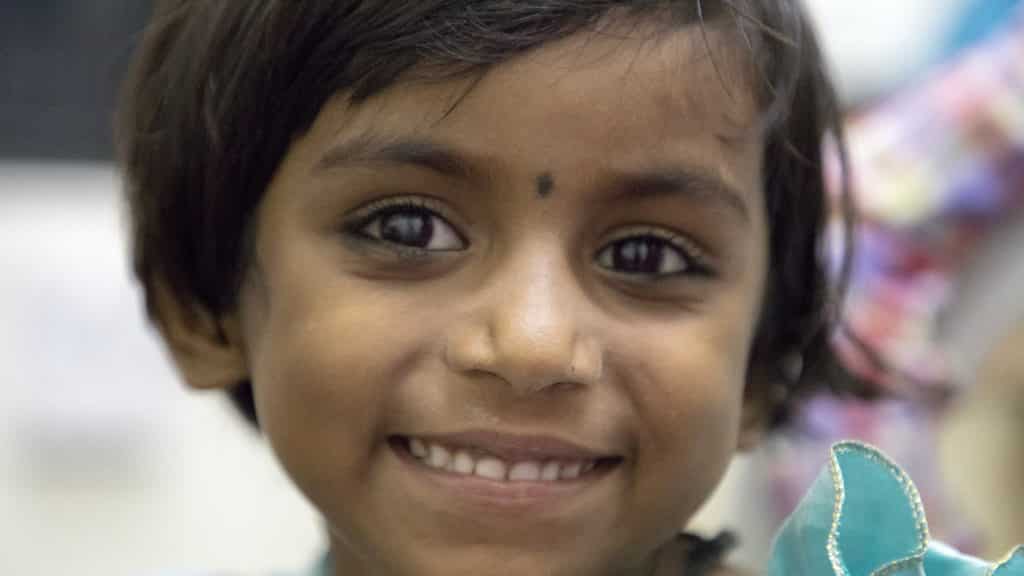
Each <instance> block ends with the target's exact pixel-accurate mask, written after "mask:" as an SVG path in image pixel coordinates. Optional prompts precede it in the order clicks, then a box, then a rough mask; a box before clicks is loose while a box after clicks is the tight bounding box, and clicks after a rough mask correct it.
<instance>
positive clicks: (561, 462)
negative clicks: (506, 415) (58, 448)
mask: <svg viewBox="0 0 1024 576" xmlns="http://www.w3.org/2000/svg"><path fill="white" fill-rule="evenodd" d="M391 444H392V446H393V447H394V448H396V449H397V450H399V451H401V452H403V453H404V454H405V455H407V456H409V457H411V460H413V461H414V462H416V463H418V464H420V465H422V466H424V467H426V468H430V469H431V470H432V471H440V472H445V473H448V474H451V475H456V476H475V477H478V478H481V479H484V480H489V481H492V482H501V483H566V482H573V481H578V480H581V479H586V478H588V477H591V476H595V475H598V474H601V473H603V472H606V471H608V470H610V469H611V468H614V467H615V466H617V465H618V464H619V463H620V462H621V460H622V459H621V458H619V457H615V456H600V455H597V454H594V453H592V452H590V451H587V450H584V449H581V448H578V447H575V446H573V445H571V444H567V443H564V442H560V441H557V440H553V439H549V438H517V437H510V436H501V435H498V434H490V433H474V434H464V435H460V436H453V437H447V438H427V437H408V436H401V437H393V438H392V440H391Z"/></svg>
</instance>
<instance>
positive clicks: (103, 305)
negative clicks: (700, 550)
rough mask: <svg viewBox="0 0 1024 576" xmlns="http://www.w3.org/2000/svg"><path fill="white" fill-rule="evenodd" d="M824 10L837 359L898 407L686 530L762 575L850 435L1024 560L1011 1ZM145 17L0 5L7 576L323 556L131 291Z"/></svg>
mask: <svg viewBox="0 0 1024 576" xmlns="http://www.w3.org/2000/svg"><path fill="white" fill-rule="evenodd" d="M808 5H809V8H810V9H811V12H812V15H813V17H814V20H815V22H816V23H817V24H818V26H819V28H820V36H821V39H822V41H823V44H824V46H825V51H826V54H827V56H828V59H829V62H830V65H831V67H832V69H833V73H834V75H835V76H836V78H837V83H838V85H839V88H840V92H841V95H842V99H843V102H844V106H845V109H846V114H847V119H848V131H849V136H850V146H851V158H852V160H853V162H854V167H855V170H856V171H857V178H856V180H855V182H854V184H855V188H856V190H857V194H858V203H859V205H860V208H861V211H862V213H863V223H862V226H861V229H860V231H859V233H858V234H859V238H858V241H859V243H860V245H861V250H860V251H859V253H858V256H857V261H856V266H855V269H854V274H853V286H852V289H851V294H850V297H849V300H848V302H847V318H848V331H847V333H846V335H845V336H840V337H839V338H837V342H836V345H837V346H838V347H839V349H840V350H841V351H842V353H843V355H844V358H845V359H846V361H847V363H848V365H849V366H850V367H851V369H853V370H855V371H856V372H858V373H859V374H861V375H863V376H864V377H866V378H868V379H869V380H870V381H871V382H872V383H873V385H875V386H876V387H877V389H878V390H879V391H880V392H881V393H883V394H884V395H885V398H886V399H885V400H884V401H882V402H877V403H873V404H870V405H868V404H860V403H855V402H838V401H836V400H834V399H830V398H820V399H815V400H814V401H813V402H812V403H811V404H810V405H809V407H808V408H807V409H806V410H805V411H804V412H802V413H801V414H799V415H798V418H797V420H796V422H795V423H794V426H793V427H792V429H791V430H790V431H789V432H788V433H787V434H786V435H785V436H782V437H780V438H777V439H775V440H773V441H772V442H770V443H768V444H766V445H765V446H763V447H762V448H761V449H759V450H758V451H757V452H755V453H752V454H749V455H745V456H743V457H741V458H739V459H737V462H736V464H735V465H734V466H733V468H732V469H731V471H730V474H729V476H728V478H727V479H726V481H725V482H724V483H723V485H722V487H721V488H720V490H719V492H718V493H717V494H716V496H715V498H714V499H713V500H712V502H710V503H709V504H708V506H707V508H706V509H705V510H704V512H703V513H702V514H701V516H700V517H699V518H698V519H697V520H696V521H695V528H697V529H699V530H705V531H708V532H714V531H717V530H719V529H721V528H734V529H738V531H739V532H740V535H741V539H742V541H743V547H742V548H741V550H740V551H739V552H738V554H737V556H736V559H737V560H738V561H739V562H740V563H741V564H745V565H747V566H749V567H756V566H758V565H759V563H760V562H761V561H763V560H764V557H765V554H766V551H767V548H768V545H769V538H770V534H771V533H772V531H773V530H774V528H775V526H776V523H777V522H778V521H779V520H780V519H781V518H782V517H784V516H785V515H786V514H787V513H788V511H789V509H791V507H792V506H793V505H794V504H795V500H796V498H797V496H798V495H799V494H802V492H803V491H804V490H805V489H806V487H807V485H808V484H809V483H810V481H811V480H812V479H813V475H814V473H815V472H816V471H817V470H818V469H819V468H820V467H821V466H822V465H823V464H824V462H825V457H826V447H827V445H828V443H829V442H831V441H832V440H834V439H836V438H840V437H855V438H861V439H864V440H867V441H870V442H872V443H875V444H879V445H881V446H882V447H883V448H885V449H886V450H887V451H889V452H890V453H891V454H892V455H893V456H894V457H895V458H896V459H897V460H898V461H899V462H900V463H901V464H904V465H906V466H907V468H908V469H909V471H910V473H911V475H912V477H913V478H914V479H915V481H916V482H918V484H919V485H920V487H921V489H922V492H923V496H924V498H925V503H926V507H927V509H928V510H927V511H928V516H929V519H930V520H931V522H932V532H933V535H935V536H938V537H940V538H943V539H946V540H948V541H951V542H953V543H954V544H956V545H958V546H960V547H962V548H965V549H967V550H968V551H971V552H974V553H977V554H982V555H994V554H999V553H1001V552H1002V551H1005V550H1006V549H1007V548H1008V546H1009V544H1010V543H1011V542H1018V541H1024V502H1022V501H1024V499H1021V498H1020V497H1019V492H1020V479H1021V478H1024V425H1022V421H1024V416H1022V415H1024V360H1022V358H1024V355H1022V353H1024V298H1022V295H1024V39H1022V36H1024V18H1022V17H1024V14H1022V12H1021V8H1020V7H1019V6H1020V2H1017V1H1014V0H900V1H896V2H893V1H891V0H860V1H859V2H835V1H831V0H813V1H809V2H808ZM149 9H150V3H149V2H146V1H143V0H132V1H128V0H96V1H92V2H75V1H71V0H37V1H35V2H3V3H0V274H2V275H3V276H2V277H3V281H2V282H0V319H2V321H0V574H18V575H47V576H49V575H64V574H67V575H71V574H75V575H132V576H135V575H157V574H166V575H169V574H174V573H179V572H180V571H185V570H206V571H213V572H214V573H231V574H267V573H270V572H273V571H276V570H296V569H299V568H301V567H304V566H306V565H308V564H309V563H310V562H311V561H312V560H313V559H314V558H315V557H316V556H317V554H318V553H319V551H320V550H321V547H322V546H323V542H322V535H321V534H320V530H319V527H318V525H317V521H316V518H315V516H314V514H313V512H312V511H311V509H310V508H309V506H308V504H307V503H306V502H305V501H304V500H303V499H302V497H301V496H299V495H298V494H297V493H296V492H295V491H294V490H293V489H291V488H290V484H289V481H288V479H287V478H286V477H285V475H284V474H283V473H282V471H281V470H280V468H279V467H278V466H277V465H276V463H275V462H274V461H273V459H272V457H271V455H270V454H269V451H268V450H267V448H266V447H265V446H264V444H263V443H262V441H261V440H260V439H259V437H258V436H257V435H255V434H253V433H252V432H250V431H249V430H248V429H247V428H246V427H245V426H244V425H243V424H242V423H241V421H240V420H239V419H238V418H236V417H235V416H234V414H233V413H232V412H231V411H230V408H229V407H228V404H227V402H226V401H225V400H224V399H222V398H221V397H220V395H198V394H192V393H188V392H186V391H185V390H184V388H183V387H182V386H181V385H180V384H179V383H178V381H177V379H176V377H175V374H174V372H173V370H172V368H171V367H170V365H169V363H168V361H167V357H166V356H165V354H164V351H163V349H162V348H161V346H160V345H159V344H158V342H157V340H156V338H155V336H154V333H153V331H152V330H151V329H150V328H149V326H148V324H147V323H146V321H145V319H144V315H143V313H142V306H141V300H140V295H139V293H138V291H137V290H136V287H135V285H134V284H133V282H132V280H131V277H130V274H129V269H128V262H127V252H126V245H125V233H124V232H125V230H124V221H123V218H122V215H121V213H120V208H121V207H120V200H119V196H118V194H119V189H118V187H119V181H118V175H117V172H116V170H115V168H114V166H113V164H112V145H111V124H112V111H113V107H114V102H115V95H116V91H117V87H118V83H119V81H120V78H121V75H122V73H123V71H124V69H125V66H126V64H127V62H128V59H129V53H130V50H131V47H132V46H133V44H134V42H135V41H136V40H137V37H138V34H139V31H140V30H141V29H142V27H143V26H144V23H145V20H146V17H147V14H148V12H149ZM859 343H867V344H869V345H870V346H871V347H872V348H873V349H874V350H877V351H878V354H867V353H865V350H864V348H863V347H862V346H861V345H860V344H859ZM883 368H884V369H883ZM1014 491H1016V496H1014ZM766 495H768V496H769V497H766ZM1015 506H1016V507H1015Z"/></svg>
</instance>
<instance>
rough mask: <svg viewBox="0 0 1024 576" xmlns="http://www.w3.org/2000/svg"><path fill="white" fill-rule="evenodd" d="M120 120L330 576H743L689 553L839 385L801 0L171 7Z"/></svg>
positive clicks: (138, 200)
mask: <svg viewBox="0 0 1024 576" xmlns="http://www.w3.org/2000/svg"><path fill="white" fill-rule="evenodd" d="M121 114H122V115H121V119H120V120H121V121H120V126H121V146H122V158H123V166H124V170H125V173H126V179H127V183H128V186H127V187H128V199H129V205H130V211H131V219H132V220H131V221H132V224H133V234H134V254H135V270H136V274H137V276H138V277H139V279H140V281H141V283H142V285H143V287H144V289H145V292H146V299H147V305H148V309H149V312H150V315H151V317H152V318H153V320H154V321H155V323H156V325H157V326H158V327H159V329H160V331H161V333H162V335H163V337H164V339H165V341H166V342H167V345H168V347H169V349H170V351H171V353H172V355H173V357H174V359H175V361H176V363H177V365H178V367H179V369H180V372H181V374H182V376H183V378H184V379H185V380H186V381H187V383H188V384H189V385H190V386H192V387H195V388H200V389H219V390H227V391H230V393H231V394H232V395H233V398H234V399H235V401H236V403H237V404H238V406H239V407H240V408H241V409H242V411H243V412H244V413H245V414H246V415H247V416H248V417H249V418H250V419H251V421H252V422H253V423H254V424H255V425H257V426H258V427H259V429H260V430H261V431H262V432H263V434H265V436H266V438H267V439H268V441H269V442H270V445H271V446H272V448H273V450H274V451H275V453H276V455H277V456H278V458H279V460H280V461H281V463H282V465H283V466H284V468H285V469H286V470H287V472H288V473H289V474H290V476H291V477H292V479H293V480H294V482H295V484H296V486H297V487H298V488H299V489H300V490H302V492H303V493H304V494H305V495H306V496H307V497H308V498H309V500H310V501H311V502H312V503H313V504H314V505H315V507H316V508H317V509H318V510H319V511H320V512H321V513H322V515H323V517H324V520H325V523H326V525H327V526H328V527H329V534H330V555H329V560H327V561H325V563H324V564H323V566H321V570H322V571H323V573H324V574H331V575H333V576H340V575H342V574H345V575H359V574H375V575H376V574H388V575H396V576H397V575H430V574H437V575H441V574H444V575H447V574H552V575H612V574H615V575H640V574H643V575H650V574H687V575H692V574H698V573H701V572H702V571H703V572H704V573H713V574H728V573H731V572H730V571H729V570H728V569H727V568H725V567H724V566H722V565H721V564H720V563H718V562H716V561H715V559H714V558H712V559H711V561H710V562H708V561H706V560H707V557H708V556H709V554H708V551H709V550H710V551H711V552H712V554H710V556H714V555H715V554H713V552H715V548H714V546H713V545H706V544H703V545H702V544H695V543H694V541H693V539H689V538H681V537H679V536H678V530H679V529H680V527H681V526H684V525H685V524H686V523H687V520H688V519H689V517H690V516H691V515H692V514H693V513H694V512H695V511H696V510H697V508H698V507H699V506H700V505H701V503H702V502H703V501H704V499H705V498H706V497H707V496H708V495H709V494H710V492H711V491H712V489H713V488H714V487H715V485H716V483H717V482H718V480H719V478H720V477H721V475H722V473H723V471H724V470H725V467H726V465H727V463H728V462H729V460H730V458H731V456H732V455H733V453H735V452H736V451H737V450H739V449H743V448H747V447H750V446H753V445H754V444H755V443H756V442H757V439H758V437H759V436H760V435H761V434H762V433H763V432H764V431H765V430H768V429H770V428H771V427H772V426H773V425H774V424H776V423H777V422H779V421H780V419H781V418H782V417H783V416H784V415H785V413H786V410H787V408H788V407H789V406H790V404H791V403H792V402H793V401H794V399H795V398H797V397H799V396H800V395H801V394H802V393H803V392H805V391H806V390H809V389H811V388H814V387H818V386H823V385H825V382H826V381H831V382H839V381H840V380H836V379H830V380H826V375H827V374H829V368H830V366H831V359H830V357H829V352H828V347H827V345H826V342H827V338H828V333H829V326H830V322H831V316H832V310H834V308H835V306H834V298H833V295H832V293H831V292H830V290H829V289H828V287H827V284H826V282H825V275H824V272H823V269H822V261H821V256H822V254H823V253H824V248H823V245H822V234H821V231H822V225H823V221H824V218H825V212H826V210H825V195H824V192H823V186H822V176H821V171H820V162H819V158H820V154H819V145H820V142H821V139H822V137H823V135H824V134H825V132H826V130H828V129H831V130H833V131H835V132H838V125H837V123H836V114H835V104H834V99H833V96H832V92H831V89H830V87H829V85H828V83H827V81H826V79H825V75H824V73H823V71H822V65H821V60H820V58H819V55H818V51H817V48H816V46H815V43H814V40H813V38H812V35H811V33H810V31H809V29H808V26H807V24H806V21H805V19H804V17H803V15H802V14H801V12H800V10H799V9H798V7H797V6H796V5H794V3H793V2H790V1H786V0H778V1H765V0H760V1H741V0H733V1H729V2H726V1H710V0H708V1H704V2H700V1H693V0H687V1H668V0H665V1H653V0H636V1H625V0H621V1H611V0H594V1H585V2H581V1H579V0H527V1H522V2H509V1H507V0H475V1H451V0H416V1H395V0H390V1H389V0H374V1H363V2H354V1H352V0H305V1H302V2H297V1H287V0H261V1H252V2H219V1H215V0H191V1H188V0H179V1H171V2H167V3H165V4H164V5H163V6H162V7H161V9H160V10H159V11H158V13H157V15H156V16H155V19H154V22H153V24H152V26H151V27H150V29H149V30H148V31H147V33H146V35H145V37H144V39H143V43H142V46H141V49H140V54H139V57H138V61H137V64H136V68H135V72H134V75H133V76H132V77H131V79H130V80H129V82H128V84H127V87H126V100H125V104H124V107H123V109H122V113H121ZM842 205H843V209H844V210H846V211H847V215H848V214H849V212H848V209H849V202H848V200H844V202H843V203H842ZM846 221H847V224H849V217H848V216H847V218H846Z"/></svg>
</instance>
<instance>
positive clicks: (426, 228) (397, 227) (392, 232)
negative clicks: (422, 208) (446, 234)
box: [380, 210, 434, 248]
mask: <svg viewBox="0 0 1024 576" xmlns="http://www.w3.org/2000/svg"><path fill="white" fill-rule="evenodd" d="M433 233H434V225H433V222H432V221H431V219H430V216H429V215H428V214H424V213H422V212H414V211H410V210H403V211H400V212H392V213H390V214H388V215H386V216H384V218H383V221H382V222H381V232H380V234H381V237H382V238H383V239H384V240H387V241H388V242H394V243H396V244H405V245H407V246H415V247H417V248H424V247H426V246H427V245H428V244H430V238H431V236H432V235H433Z"/></svg>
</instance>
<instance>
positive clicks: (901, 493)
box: [768, 442, 1024, 576]
mask: <svg viewBox="0 0 1024 576" xmlns="http://www.w3.org/2000/svg"><path fill="white" fill-rule="evenodd" d="M768 576H1024V546H1022V547H1018V548H1017V549H1016V550H1014V551H1012V552H1011V553H1010V554H1009V555H1008V556H1007V557H1006V558H1005V559H1003V560H1002V561H1000V562H997V563H995V564H992V563H987V562H984V561H981V560H979V559H977V558H971V557H968V556H964V555H962V554H959V553H958V552H956V551H954V550H952V549H951V548H949V547H947V546H944V545H942V544H940V543H937V542H932V541H930V539H929V537H928V523H927V522H926V520H925V515H924V509H923V507H922V505H921V498H920V496H919V495H918V492H917V489H916V488H915V487H914V484H913V483H912V482H911V481H910V478H909V477H908V476H907V474H906V473H905V472H903V470H901V469H900V468H899V467H898V466H896V465H895V464H893V463H892V462H891V461H890V460H889V459H888V458H886V457H885V456H884V455H883V454H882V453H881V452H879V451H878V450H876V449H875V448H872V447H870V446H867V445H865V444H860V443H856V442H842V443H839V444H836V445H835V446H833V447H832V450H831V458H830V460H829V463H828V466H827V467H826V468H825V470H823V471H822V472H821V474H820V475H819V476H818V478H817V480H816V481H815V483H814V484H813V485H812V486H811V489H810V491H809V492H808V494H807V495H806V496H805V497H804V499H803V500H802V501H801V503H800V505H799V506H798V507H797V509H796V511H794V512H793V514H792V515H791V516H789V518H788V519H787V520H786V521H785V523H784V524H783V525H782V528H781V529H780V530H779V533H778V534H777V535H776V537H775V541H774V544H773V546H772V553H771V560H770V562H769V567H768Z"/></svg>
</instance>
